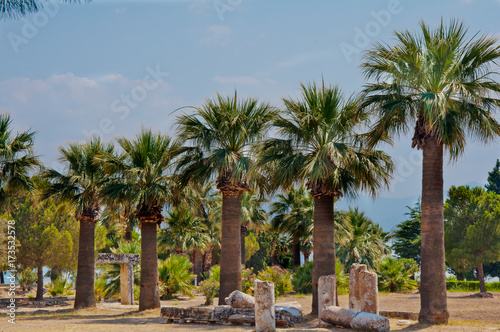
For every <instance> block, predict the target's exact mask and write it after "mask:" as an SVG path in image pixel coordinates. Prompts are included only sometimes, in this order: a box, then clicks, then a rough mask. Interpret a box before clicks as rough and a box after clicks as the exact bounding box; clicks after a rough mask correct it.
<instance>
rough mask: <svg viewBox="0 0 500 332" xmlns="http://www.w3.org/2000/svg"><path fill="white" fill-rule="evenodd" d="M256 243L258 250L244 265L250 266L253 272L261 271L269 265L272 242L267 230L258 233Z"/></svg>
mask: <svg viewBox="0 0 500 332" xmlns="http://www.w3.org/2000/svg"><path fill="white" fill-rule="evenodd" d="M257 243H258V244H259V250H257V252H256V253H255V254H253V255H252V256H251V257H250V259H249V260H248V261H247V263H246V265H247V266H252V267H253V270H254V271H256V272H258V271H262V270H263V269H265V267H266V266H268V265H270V264H271V249H272V246H273V241H272V235H271V234H270V232H268V231H267V229H266V231H264V232H260V234H259V235H258V236H257Z"/></svg>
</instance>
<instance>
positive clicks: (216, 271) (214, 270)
mask: <svg viewBox="0 0 500 332" xmlns="http://www.w3.org/2000/svg"><path fill="white" fill-rule="evenodd" d="M203 278H204V279H205V280H208V279H210V280H215V281H218V282H220V266H219V265H214V266H212V267H211V268H210V271H208V274H207V273H204V274H203Z"/></svg>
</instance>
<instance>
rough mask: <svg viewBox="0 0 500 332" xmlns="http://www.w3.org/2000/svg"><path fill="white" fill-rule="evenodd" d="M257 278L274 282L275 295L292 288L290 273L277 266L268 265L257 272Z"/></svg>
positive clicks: (280, 294)
mask: <svg viewBox="0 0 500 332" xmlns="http://www.w3.org/2000/svg"><path fill="white" fill-rule="evenodd" d="M258 278H259V279H260V280H267V281H271V282H273V283H274V295H275V296H276V297H278V296H283V295H285V294H286V293H289V292H291V291H292V290H293V287H292V275H291V273H290V272H289V271H288V270H286V269H282V268H281V267H279V266H268V267H267V268H266V269H265V270H264V271H260V272H259V276H258Z"/></svg>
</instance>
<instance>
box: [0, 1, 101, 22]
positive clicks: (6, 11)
mask: <svg viewBox="0 0 500 332" xmlns="http://www.w3.org/2000/svg"><path fill="white" fill-rule="evenodd" d="M63 1H64V2H69V3H80V2H82V1H81V0H63ZM84 1H85V2H90V1H92V0H84ZM49 3H50V1H48V0H47V1H42V0H0V15H1V17H4V18H5V17H8V18H19V17H22V16H25V15H28V14H31V13H36V12H38V11H39V10H41V9H42V8H43V6H44V5H47V4H49Z"/></svg>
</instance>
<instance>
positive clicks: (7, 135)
mask: <svg viewBox="0 0 500 332" xmlns="http://www.w3.org/2000/svg"><path fill="white" fill-rule="evenodd" d="M11 123H12V121H11V119H10V116H9V115H8V114H0V207H3V208H6V207H7V205H8V201H9V197H11V196H12V195H13V194H15V193H16V192H17V191H18V190H27V191H29V192H33V191H34V189H35V186H34V184H33V181H32V180H31V177H30V173H31V172H32V171H34V170H35V168H36V167H37V166H40V162H39V160H38V157H36V156H35V155H33V143H34V137H35V132H32V131H24V132H21V133H17V134H15V135H14V134H13V133H12V129H11V128H10V125H11Z"/></svg>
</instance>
